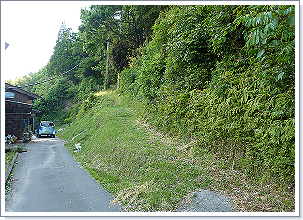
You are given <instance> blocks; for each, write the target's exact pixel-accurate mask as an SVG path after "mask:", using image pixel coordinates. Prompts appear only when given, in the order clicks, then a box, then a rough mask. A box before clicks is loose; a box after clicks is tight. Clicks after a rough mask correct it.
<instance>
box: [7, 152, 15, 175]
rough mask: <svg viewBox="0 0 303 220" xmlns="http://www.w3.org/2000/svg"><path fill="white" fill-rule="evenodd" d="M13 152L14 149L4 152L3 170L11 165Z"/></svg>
mask: <svg viewBox="0 0 303 220" xmlns="http://www.w3.org/2000/svg"><path fill="white" fill-rule="evenodd" d="M15 153H16V151H11V150H10V151H8V152H6V153H5V172H6V171H7V169H8V168H9V166H10V165H11V163H12V160H13V158H14V156H15Z"/></svg>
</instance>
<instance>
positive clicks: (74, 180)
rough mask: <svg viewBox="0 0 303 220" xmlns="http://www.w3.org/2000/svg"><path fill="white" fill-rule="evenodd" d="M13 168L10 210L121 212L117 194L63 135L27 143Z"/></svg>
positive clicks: (8, 198) (8, 200)
mask: <svg viewBox="0 0 303 220" xmlns="http://www.w3.org/2000/svg"><path fill="white" fill-rule="evenodd" d="M25 148H26V149H27V150H28V151H27V152H24V153H21V154H19V157H18V159H17V164H16V166H15V168H14V170H13V177H12V179H13V181H12V182H13V184H12V190H11V191H10V192H9V193H8V194H7V200H6V203H5V210H6V212H118V211H119V209H120V205H119V204H114V205H110V204H109V203H110V202H111V201H112V200H113V199H114V196H113V195H111V194H109V193H108V192H107V191H106V190H105V189H104V188H102V186H101V185H100V184H99V183H98V182H97V181H96V180H95V179H93V178H92V177H91V176H90V175H89V174H88V173H87V172H86V171H85V170H84V169H83V168H82V167H81V166H80V165H79V164H78V163H77V161H76V160H75V159H74V158H73V156H72V155H71V154H70V153H69V152H68V151H67V150H66V149H65V147H64V145H63V143H62V141H61V140H60V139H59V138H57V137H56V138H39V139H36V140H33V141H31V142H29V143H27V144H26V146H25Z"/></svg>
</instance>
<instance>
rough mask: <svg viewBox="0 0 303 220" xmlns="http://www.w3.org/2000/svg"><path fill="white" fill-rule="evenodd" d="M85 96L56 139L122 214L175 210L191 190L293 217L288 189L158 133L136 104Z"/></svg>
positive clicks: (110, 94)
mask: <svg viewBox="0 0 303 220" xmlns="http://www.w3.org/2000/svg"><path fill="white" fill-rule="evenodd" d="M90 97H91V99H90V100H91V101H88V100H87V102H86V104H85V105H83V106H82V107H83V108H82V109H81V110H80V111H79V113H78V115H76V116H75V119H74V120H73V122H72V123H70V124H69V125H66V126H64V128H63V130H62V131H60V132H58V133H57V135H58V136H59V137H60V138H61V139H63V140H65V147H66V148H67V149H68V150H69V151H70V153H71V154H72V155H73V156H74V157H75V158H76V160H77V161H78V162H79V163H80V164H81V165H82V166H83V167H84V168H85V169H86V170H87V171H88V172H89V173H90V174H91V175H92V176H93V177H94V178H95V179H96V180H97V181H98V182H99V183H100V184H101V185H102V186H103V187H104V188H105V189H106V190H107V191H109V192H110V193H112V194H113V195H115V197H116V200H117V201H119V202H121V203H122V205H123V209H125V210H126V211H176V210H177V208H178V207H179V206H180V205H181V204H184V203H186V202H189V201H190V196H191V195H193V192H195V191H196V190H198V189H209V190H214V191H216V192H220V193H223V194H225V195H227V196H229V197H230V198H231V200H232V202H233V204H234V208H235V210H236V211H257V212H262V211H266V212H268V211H269V212H276V211H294V192H293V189H292V188H289V187H287V186H285V185H277V184H275V183H273V182H263V183H262V182H255V180H254V179H253V178H251V177H250V176H249V175H246V174H245V173H243V172H241V171H239V170H237V169H232V168H231V164H230V161H229V160H228V159H227V158H226V157H222V156H221V155H220V154H217V153H212V152H210V151H208V150H203V149H201V148H200V147H198V146H197V145H196V143H195V140H194V139H193V140H185V139H179V138H176V137H171V136H169V135H166V134H164V133H162V132H160V131H159V129H157V128H156V127H154V126H152V125H150V124H149V123H148V122H146V121H145V120H144V119H143V118H142V117H140V115H139V114H138V108H140V103H139V104H138V105H137V102H136V101H131V100H127V99H125V97H121V96H119V93H117V92H116V91H112V90H109V91H103V92H98V93H95V94H91V96H90ZM92 97H94V98H92ZM87 106H90V107H89V108H88V107H87ZM76 144H77V145H81V147H82V149H81V150H80V151H79V152H78V151H77V148H76V147H75V145H76ZM227 156H228V153H227ZM113 202H115V201H113Z"/></svg>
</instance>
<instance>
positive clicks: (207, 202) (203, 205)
mask: <svg viewBox="0 0 303 220" xmlns="http://www.w3.org/2000/svg"><path fill="white" fill-rule="evenodd" d="M177 211H178V212H234V210H233V205H232V203H231V201H230V199H229V198H228V197H227V196H224V195H222V194H220V193H216V192H213V191H209V190H199V191H198V192H193V193H191V194H190V195H189V196H186V197H185V199H184V200H183V201H182V202H181V204H180V207H179V208H178V210H177Z"/></svg>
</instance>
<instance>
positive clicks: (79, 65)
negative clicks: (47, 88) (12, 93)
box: [16, 55, 91, 88]
mask: <svg viewBox="0 0 303 220" xmlns="http://www.w3.org/2000/svg"><path fill="white" fill-rule="evenodd" d="M90 56H91V55H89V56H88V57H87V58H86V59H84V60H82V61H81V62H80V63H79V64H77V65H76V66H74V67H73V68H71V69H70V70H67V71H66V72H64V73H61V74H60V75H58V76H55V77H52V78H49V79H46V80H44V81H41V82H37V83H34V84H29V85H25V86H17V85H16V87H18V88H24V87H28V86H35V85H38V84H42V83H45V82H48V81H51V80H54V79H56V78H59V77H61V76H63V75H65V74H66V73H69V72H70V71H72V70H73V69H75V68H76V67H78V66H80V65H81V64H82V63H83V62H85V61H86V60H87V59H88V58H90Z"/></svg>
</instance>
